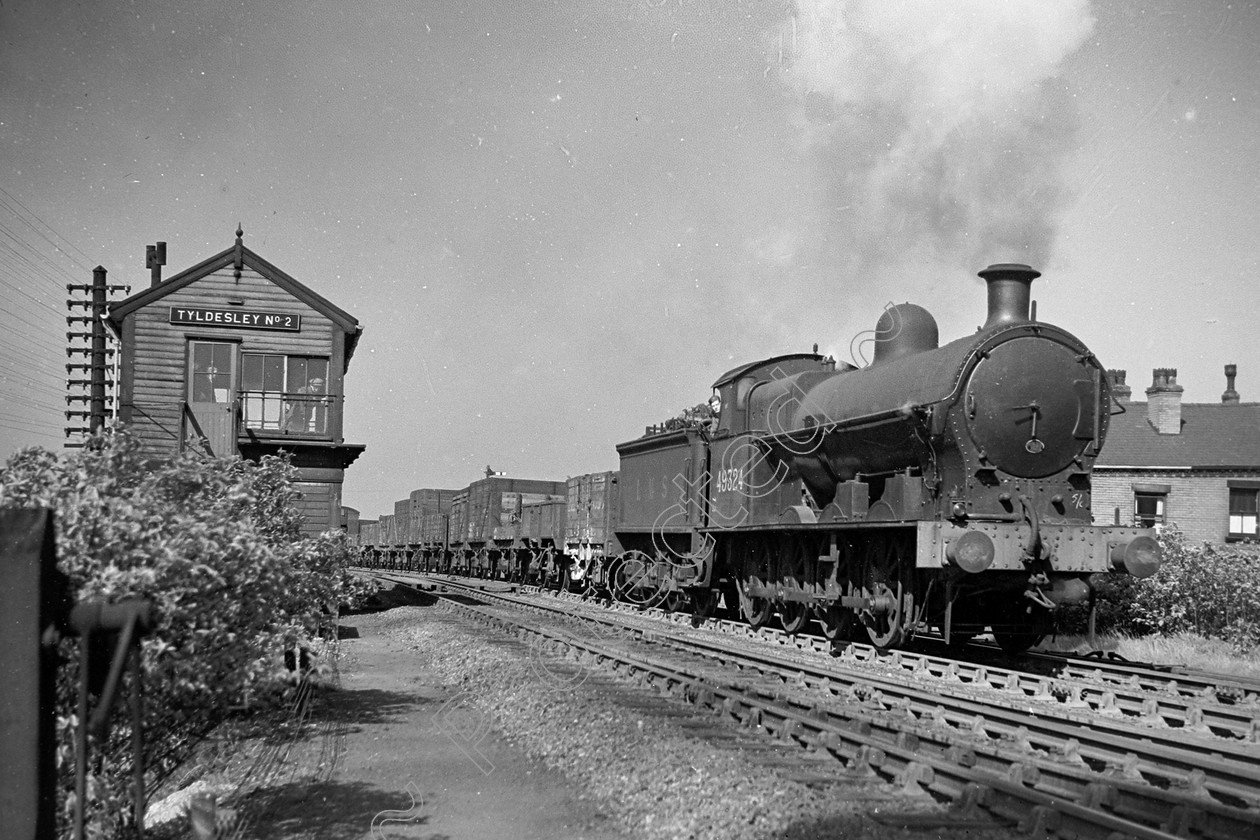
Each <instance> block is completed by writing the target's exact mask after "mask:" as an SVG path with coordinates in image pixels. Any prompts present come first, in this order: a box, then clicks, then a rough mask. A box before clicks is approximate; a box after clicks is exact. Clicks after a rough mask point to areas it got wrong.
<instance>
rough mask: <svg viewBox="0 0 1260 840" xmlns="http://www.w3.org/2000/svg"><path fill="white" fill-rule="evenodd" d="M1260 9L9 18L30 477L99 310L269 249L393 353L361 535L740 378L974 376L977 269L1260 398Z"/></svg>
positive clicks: (1211, 396) (121, 12)
mask: <svg viewBox="0 0 1260 840" xmlns="http://www.w3.org/2000/svg"><path fill="white" fill-rule="evenodd" d="M1257 56H1260V2H1254V0H1253V2H1221V0H1203V2H1195V3H1190V2H1174V1H1173V0H1160V1H1159V2H1150V3H1143V2H1136V0H1135V2H1127V3H1108V4H1103V3H1094V4H1090V3H1088V2H1085V1H1084V0H1063V2H1056V3H1045V2H1043V0H983V2H982V1H981V0H950V2H948V3H945V2H940V1H939V0H914V2H890V1H889V0H879V2H875V0H853V1H852V2H842V0H800V1H799V2H795V3H792V2H776V1H775V0H771V1H770V2H751V0H749V1H748V2H738V0H605V2H599V3H591V2H570V1H569V0H556V1H555V2H532V3H521V2H519V0H512V1H511V2H505V0H488V2H477V3H453V2H449V0H434V1H433V2H419V1H418V0H416V1H414V2H384V0H382V2H371V3H358V2H350V1H349V0H338V1H337V2H315V0H301V2H289V3H284V2H270V3H243V2H196V3H191V2H185V3H170V2H156V0H154V1H153V2H149V1H148V0H140V2H123V0H98V2H83V3H71V2H65V1H64V0H4V2H3V4H2V5H0V287H2V288H0V294H2V295H3V300H4V306H3V312H2V313H0V458H7V457H8V456H9V455H10V454H11V453H12V452H13V451H15V450H16V449H18V448H20V447H23V446H31V445H37V446H44V447H48V448H57V447H60V446H61V444H62V442H63V441H64V435H63V434H62V432H61V427H62V426H64V425H65V424H66V421H65V419H64V418H63V417H62V415H61V412H62V411H64V408H65V406H64V399H63V398H64V395H65V393H66V390H65V378H66V374H65V372H64V364H65V362H66V361H67V359H66V356H65V344H66V343H65V341H63V339H62V336H63V334H64V333H65V331H66V325H65V321H64V318H65V315H66V314H67V313H66V309H65V303H64V301H65V290H64V286H65V285H66V284H67V283H86V282H90V280H91V270H92V268H93V267H94V266H96V265H102V266H104V267H105V268H106V269H107V270H108V271H109V279H110V282H112V283H129V284H131V285H132V287H133V289H134V290H137V291H138V290H141V289H143V288H145V286H146V285H147V283H148V270H147V269H146V268H145V262H144V257H145V246H146V245H149V244H152V243H154V242H157V241H159V240H160V241H165V242H167V243H168V247H167V251H168V258H167V265H166V268H165V269H164V272H165V275H166V276H168V277H169V276H173V275H174V274H176V273H178V272H180V271H182V270H184V269H185V268H188V267H190V266H192V265H194V264H196V263H198V262H200V261H201V260H203V259H205V258H206V257H209V256H211V255H213V254H216V253H218V252H220V251H222V250H224V249H225V248H228V247H230V246H231V245H232V243H233V242H234V238H235V230H236V227H237V225H238V223H239V224H240V225H242V226H243V228H244V231H245V243H246V244H247V245H248V246H249V247H250V248H251V249H253V250H254V251H256V252H257V253H259V254H260V255H261V256H262V257H264V258H265V259H267V260H268V261H270V262H271V263H272V264H274V265H276V266H278V267H280V268H281V269H282V270H284V271H286V272H287V273H288V274H290V275H291V276H293V277H295V278H297V279H298V280H299V281H301V282H302V283H304V284H306V285H307V286H309V287H310V288H312V289H313V290H315V291H316V292H318V293H320V294H322V295H323V296H325V297H326V298H328V299H329V300H331V301H332V302H333V303H335V304H336V305H338V306H339V307H341V308H342V309H344V310H346V311H348V312H349V313H350V314H352V315H353V316H355V317H356V318H358V320H359V322H360V324H361V326H362V327H363V336H362V338H361V340H360V342H359V346H358V349H357V351H356V354H355V356H354V358H353V360H352V362H351V365H350V369H349V371H348V373H347V377H346V422H345V434H346V439H347V441H349V442H353V443H363V444H366V446H367V450H366V451H365V452H364V454H363V455H362V456H361V457H360V458H359V459H358V461H357V462H356V463H355V464H354V465H353V466H352V467H351V468H350V470H349V471H348V473H347V477H346V481H345V486H344V493H343V499H344V503H345V504H347V505H350V506H352V507H355V508H356V509H358V510H360V511H361V512H362V513H363V515H364V516H365V517H374V516H376V515H379V514H381V513H386V512H390V511H392V508H393V501H394V500H396V499H401V498H404V497H405V496H406V495H407V494H408V493H409V492H410V491H411V490H413V489H417V488H420V487H451V488H458V487H463V486H466V485H467V484H468V483H470V482H471V481H473V480H475V479H477V478H478V477H480V475H481V474H482V471H483V470H484V468H485V467H486V466H487V465H492V466H493V467H494V469H496V470H501V471H504V472H506V473H507V474H509V475H513V476H519V477H524V478H545V479H555V480H562V479H564V478H566V477H568V476H572V475H578V474H581V473H586V472H592V471H596V470H605V469H615V468H616V467H617V456H616V452H615V449H614V447H615V445H616V444H617V443H619V442H623V441H626V440H630V439H633V438H635V437H637V436H638V435H640V434H642V432H643V427H644V426H646V425H650V424H652V423H656V422H660V421H662V420H664V419H666V418H668V417H670V416H672V415H674V414H677V413H678V412H679V411H680V410H681V409H683V408H685V407H687V406H691V405H694V404H696V403H698V402H701V401H703V400H704V399H705V398H707V396H708V394H709V386H710V385H711V384H712V382H713V381H714V380H716V379H717V378H718V377H719V376H720V375H721V374H722V373H723V372H725V371H726V370H728V369H730V368H733V367H735V366H737V365H740V364H743V363H746V362H749V361H753V360H756V359H760V358H765V357H769V356H773V355H777V354H781V353H788V352H803V351H809V350H810V349H812V347H813V345H814V344H818V345H819V347H820V350H821V352H824V353H830V354H831V355H833V356H835V357H836V358H838V359H842V360H846V361H856V362H858V363H862V361H863V358H864V357H866V356H869V344H865V343H863V341H862V339H863V337H864V336H869V331H870V330H872V329H873V328H874V325H875V322H876V320H877V319H878V318H879V315H880V313H881V311H882V310H883V308H884V307H885V306H887V305H888V304H890V303H899V302H903V301H911V302H914V303H917V304H919V305H921V306H923V307H925V308H927V309H928V310H929V311H931V312H932V313H933V315H934V316H935V317H936V319H937V321H938V323H939V325H940V333H941V338H942V342H944V341H949V340H952V339H954V338H958V337H961V336H964V335H967V334H969V333H971V332H973V331H974V330H975V328H976V327H977V326H979V324H981V323H982V322H983V321H984V319H985V313H984V310H985V292H984V287H983V283H982V281H980V280H978V279H977V278H976V272H977V271H979V270H980V269H982V268H984V267H985V266H986V265H989V264H991V263H999V262H1022V263H1028V264H1030V265H1032V266H1034V267H1035V268H1037V269H1038V270H1040V271H1041V272H1042V274H1043V276H1042V278H1041V279H1039V280H1038V281H1036V282H1035V283H1034V285H1033V298H1034V299H1035V300H1036V301H1037V307H1038V309H1037V314H1038V317H1039V318H1040V319H1041V320H1046V321H1051V322H1053V323H1056V324H1058V325H1060V326H1062V327H1064V328H1066V329H1068V330H1069V331H1070V332H1072V333H1074V334H1075V335H1077V336H1078V337H1079V338H1081V339H1082V340H1083V341H1084V342H1085V343H1086V344H1087V345H1088V346H1090V347H1091V348H1092V349H1093V351H1094V352H1095V353H1096V354H1097V356H1098V357H1099V359H1100V360H1101V361H1102V363H1103V364H1104V365H1105V366H1106V367H1109V368H1123V369H1126V370H1127V371H1128V374H1129V375H1128V382H1129V384H1130V386H1131V387H1132V388H1133V390H1134V397H1135V398H1137V399H1141V398H1142V391H1143V390H1144V389H1145V387H1146V386H1148V385H1150V383H1151V371H1152V369H1153V368H1157V367H1171V368H1176V369H1177V370H1178V371H1179V375H1178V382H1179V383H1180V384H1181V385H1183V386H1184V388H1185V393H1184V399H1185V400H1186V401H1189V402H1217V401H1219V399H1220V395H1221V392H1222V391H1223V390H1224V389H1225V378H1224V374H1223V366H1224V365H1225V364H1226V363H1235V364H1237V365H1238V379H1237V385H1236V387H1237V389H1238V391H1239V392H1240V394H1241V396H1242V400H1243V401H1244V402H1251V401H1260V342H1257V341H1256V338H1255V335H1256V325H1257V324H1258V323H1260V282H1257V280H1260V247H1258V246H1260V242H1258V240H1260V209H1257V206H1258V202H1257V199H1258V198H1260V59H1258V58H1257Z"/></svg>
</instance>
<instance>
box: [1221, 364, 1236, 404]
mask: <svg viewBox="0 0 1260 840" xmlns="http://www.w3.org/2000/svg"><path fill="white" fill-rule="evenodd" d="M1237 375H1238V365H1225V393H1223V394H1221V402H1223V403H1225V405H1238V392H1237V391H1235V390H1234V377H1235V376H1237Z"/></svg>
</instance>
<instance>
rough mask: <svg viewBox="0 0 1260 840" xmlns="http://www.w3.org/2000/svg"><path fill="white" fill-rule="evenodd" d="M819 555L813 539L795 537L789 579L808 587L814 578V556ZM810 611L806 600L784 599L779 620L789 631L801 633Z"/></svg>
mask: <svg viewBox="0 0 1260 840" xmlns="http://www.w3.org/2000/svg"><path fill="white" fill-rule="evenodd" d="M811 552H812V556H811ZM817 556H818V547H817V546H816V545H815V544H814V541H813V540H812V539H810V538H809V537H796V538H793V539H792V541H791V544H790V545H789V546H788V556H787V562H788V566H787V568H788V577H789V579H790V580H792V581H796V583H797V584H798V585H799V586H802V587H808V586H809V584H810V583H811V582H812V581H813V579H814V574H813V573H814V558H816V557H817ZM807 591H808V590H807ZM810 612H811V610H810V606H809V604H807V603H805V602H804V601H784V602H783V603H782V604H781V605H780V607H779V620H780V621H781V622H783V629H784V630H786V631H787V632H789V633H799V632H801V631H802V630H804V629H805V625H806V624H809V617H810Z"/></svg>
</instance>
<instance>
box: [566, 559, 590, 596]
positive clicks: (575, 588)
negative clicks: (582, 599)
mask: <svg viewBox="0 0 1260 840" xmlns="http://www.w3.org/2000/svg"><path fill="white" fill-rule="evenodd" d="M560 591H561V592H585V591H586V579H585V578H574V577H573V563H571V562H570V563H565V564H564V569H563V571H561V572H560Z"/></svg>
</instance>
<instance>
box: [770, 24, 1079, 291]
mask: <svg viewBox="0 0 1260 840" xmlns="http://www.w3.org/2000/svg"><path fill="white" fill-rule="evenodd" d="M1093 25H1094V21H1093V18H1092V16H1091V15H1090V11H1089V5H1088V2H1087V0H1067V1H1065V2H1055V3H1046V2H1043V0H949V2H943V1H942V0H907V1H906V2H889V0H848V2H846V1H845V0H798V3H797V9H796V12H795V14H794V15H793V16H792V17H791V18H789V19H788V20H787V21H786V23H785V24H784V27H783V30H782V31H781V32H778V33H775V34H774V37H773V39H772V40H773V42H774V43H773V44H772V46H771V50H772V53H777V55H776V56H774V58H773V59H772V60H777V62H778V64H779V65H780V67H781V70H782V72H781V76H782V78H783V80H784V81H785V83H786V84H787V85H788V86H789V88H790V90H791V91H792V94H793V97H794V100H795V102H796V104H797V106H798V107H797V115H798V117H799V125H800V129H801V136H802V137H803V138H804V141H805V143H806V145H807V147H808V149H809V152H810V154H811V155H812V156H813V157H814V158H815V159H816V162H817V163H818V165H819V166H820V168H821V173H822V177H823V178H824V179H825V181H826V184H825V199H826V203H827V204H828V205H829V206H828V208H827V211H826V213H825V215H826V221H825V223H824V224H825V227H826V229H827V232H828V235H829V237H830V238H831V240H832V242H833V244H834V245H835V246H836V247H839V248H842V249H844V250H845V251H847V252H848V253H850V254H856V255H858V258H859V259H860V260H861V261H862V262H863V263H865V264H866V265H868V266H869V265H873V264H878V263H883V262H885V261H886V260H887V259H889V258H891V257H892V256H893V255H900V256H903V257H904V256H906V255H907V254H909V253H911V252H914V253H917V254H918V255H920V256H924V257H931V258H934V259H937V260H940V261H943V262H947V263H952V264H956V265H959V266H961V267H964V268H966V269H968V270H974V269H975V268H977V267H978V266H982V265H984V264H985V262H986V261H992V260H994V259H1000V260H1007V259H1013V260H1018V261H1021V262H1030V263H1033V264H1044V262H1045V261H1046V259H1047V258H1048V255H1049V253H1050V249H1051V245H1052V243H1053V239H1054V235H1055V229H1056V225H1057V219H1058V215H1059V211H1060V210H1061V208H1062V206H1063V201H1064V188H1063V186H1062V184H1061V180H1060V172H1059V169H1060V164H1061V162H1062V158H1063V156H1064V154H1065V153H1066V152H1067V151H1068V149H1069V147H1070V141H1071V138H1072V135H1073V132H1074V126H1075V123H1074V119H1073V108H1072V102H1071V96H1070V92H1069V91H1068V90H1067V89H1066V87H1065V85H1064V84H1063V83H1062V81H1061V80H1059V79H1058V78H1057V73H1058V71H1059V67H1060V65H1061V63H1062V62H1063V60H1064V59H1065V58H1066V57H1067V56H1069V55H1070V54H1071V53H1072V52H1073V51H1074V50H1076V49H1077V48H1078V47H1079V46H1080V45H1081V44H1082V43H1083V42H1084V41H1085V39H1086V38H1088V37H1089V35H1090V33H1091V31H1092V29H1093Z"/></svg>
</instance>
